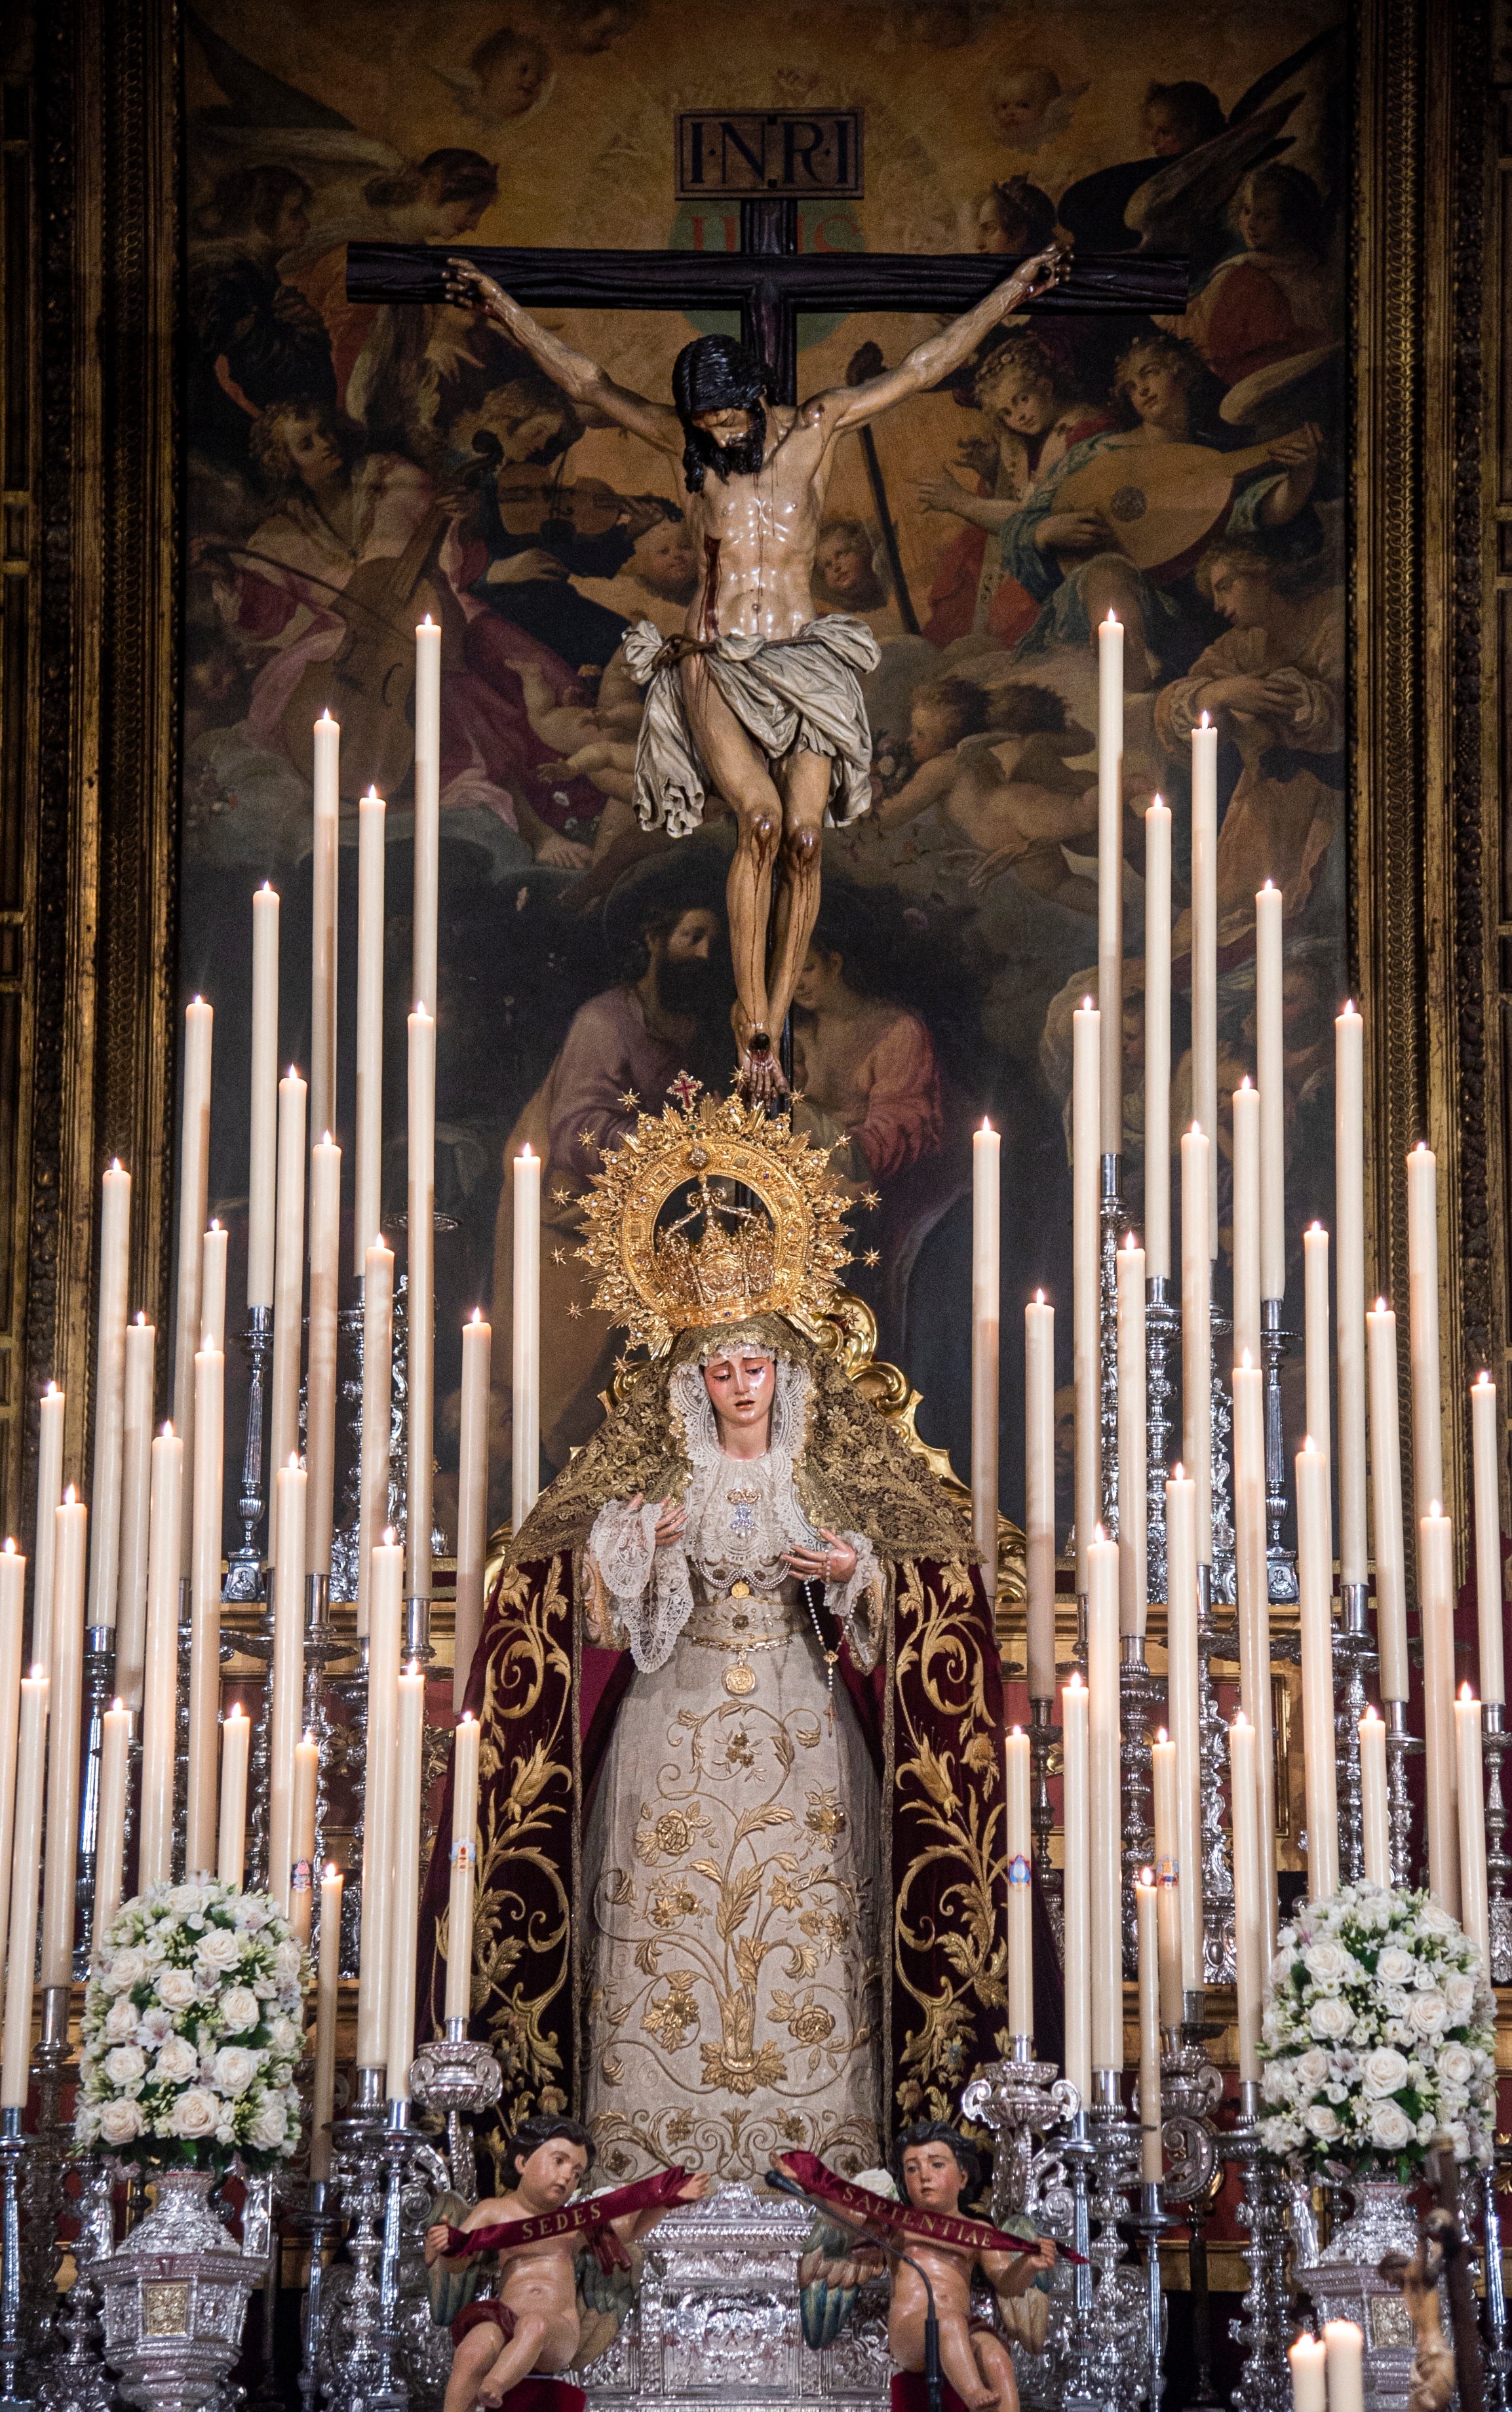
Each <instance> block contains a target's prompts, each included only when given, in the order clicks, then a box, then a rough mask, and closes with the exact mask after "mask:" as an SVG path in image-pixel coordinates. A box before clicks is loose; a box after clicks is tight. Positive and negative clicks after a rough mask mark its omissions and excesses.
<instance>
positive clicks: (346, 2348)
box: [314, 2068, 385, 2405]
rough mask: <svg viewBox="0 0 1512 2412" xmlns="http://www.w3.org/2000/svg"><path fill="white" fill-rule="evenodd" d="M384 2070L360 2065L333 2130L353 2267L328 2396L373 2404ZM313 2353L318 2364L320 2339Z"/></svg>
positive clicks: (336, 2325) (336, 2332)
mask: <svg viewBox="0 0 1512 2412" xmlns="http://www.w3.org/2000/svg"><path fill="white" fill-rule="evenodd" d="M383 2074H384V2073H383V2070H382V2069H381V2068H359V2070H358V2072H357V2100H356V2101H355V2102H354V2104H353V2105H352V2110H351V2114H350V2116H349V2117H347V2118H345V2119H340V2120H337V2121H335V2122H334V2123H333V2125H332V2128H331V2137H332V2141H333V2143H334V2145H335V2149H336V2155H337V2167H338V2170H339V2173H340V2181H341V2190H342V2198H343V2200H344V2202H345V2208H346V2213H347V2218H348V2220H349V2222H350V2226H349V2228H348V2232H347V2239H346V2250H347V2254H348V2257H349V2258H350V2261H351V2265H352V2277H351V2284H350V2286H349V2287H348V2288H347V2290H346V2295H345V2301H344V2302H343V2304H342V2316H341V2317H340V2319H339V2320H337V2321H335V2322H333V2332H332V2335H331V2337H330V2346H329V2353H330V2367H331V2371H332V2374H333V2377H334V2384H333V2385H332V2387H331V2390H330V2394H331V2399H332V2401H333V2402H335V2403H338V2404H348V2403H350V2404H357V2403H360V2404H362V2405H370V2404H372V2403H373V2401H374V2395H375V2392H376V2390H377V2387H378V2383H379V2371H380V2357H379V2347H378V2331H379V2325H380V2318H381V2312H380V2302H379V2285H378V2279H377V2274H376V2272H377V2265H378V2262H379V2260H380V2258H381V2256H382V2252H383V2233H382V2220H383V2212H384V2192H383V2184H382V2179H383V2167H384V2163H383V2140H384V2130H385V2107H384V2098H383ZM314 2356H315V2359H316V2365H317V2366H318V2363H319V2361H320V2359H321V2343H320V2341H318V2340H317V2342H316V2346H315V2347H314Z"/></svg>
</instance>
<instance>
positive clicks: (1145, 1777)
mask: <svg viewBox="0 0 1512 2412" xmlns="http://www.w3.org/2000/svg"><path fill="white" fill-rule="evenodd" d="M1119 1646H1120V1658H1121V1663H1120V1666H1119V1670H1118V1715H1119V1781H1120V1789H1121V1792H1122V1795H1123V1853H1122V1857H1123V1973H1124V1975H1125V1976H1128V1977H1137V1976H1138V1973H1139V1942H1138V1925H1137V1917H1138V1903H1137V1900H1136V1896H1135V1890H1134V1888H1135V1886H1136V1885H1137V1884H1138V1880H1139V1871H1140V1869H1141V1868H1146V1867H1148V1866H1149V1865H1150V1864H1151V1862H1152V1860H1153V1859H1154V1856H1155V1836H1154V1829H1153V1825H1152V1761H1151V1756H1150V1750H1151V1744H1152V1742H1153V1740H1154V1733H1153V1728H1154V1726H1155V1724H1156V1722H1157V1719H1156V1715H1155V1712H1156V1708H1157V1706H1158V1704H1159V1703H1160V1702H1161V1701H1162V1700H1163V1699H1164V1698H1165V1686H1164V1685H1163V1684H1160V1683H1158V1682H1157V1681H1156V1679H1155V1677H1154V1676H1153V1675H1152V1673H1151V1671H1150V1669H1149V1666H1148V1665H1147V1663H1146V1660H1145V1642H1144V1636H1143V1635H1142V1634H1138V1633H1125V1634H1124V1635H1123V1639H1122V1640H1121V1642H1120V1645H1119Z"/></svg>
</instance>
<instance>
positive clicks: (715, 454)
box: [692, 403, 767, 484]
mask: <svg viewBox="0 0 1512 2412" xmlns="http://www.w3.org/2000/svg"><path fill="white" fill-rule="evenodd" d="M692 433H693V437H694V441H695V443H696V444H697V448H698V450H699V452H700V453H701V454H702V456H703V462H704V465H705V467H706V468H709V469H712V470H714V471H715V472H716V473H717V474H718V475H719V476H720V477H721V478H724V479H725V481H726V483H727V484H728V482H729V480H730V478H755V477H757V476H758V475H759V474H760V469H761V463H762V460H763V458H764V455H765V450H766V442H767V414H766V412H765V411H764V410H763V409H762V407H761V404H759V403H756V404H755V405H754V407H753V408H752V411H751V424H750V426H749V427H748V428H747V429H746V432H745V434H743V435H742V436H741V440H740V442H739V443H738V444H716V443H715V442H714V440H713V437H712V435H710V434H709V433H708V432H707V430H706V429H704V428H701V427H700V428H695V429H694V430H693V431H692Z"/></svg>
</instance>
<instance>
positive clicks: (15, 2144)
mask: <svg viewBox="0 0 1512 2412" xmlns="http://www.w3.org/2000/svg"><path fill="white" fill-rule="evenodd" d="M28 2141H29V2139H28V2138H27V2137H25V2136H23V2135H22V2131H21V2112H20V2111H18V2110H10V2111H0V2412H32V2407H31V2399H30V2398H29V2397H27V2396H24V2395H22V2392H21V2390H20V2389H19V2387H18V2386H17V2383H16V2374H17V2371H18V2369H19V2367H20V2364H21V2358H22V2339H21V2283H22V2281H21V2193H20V2185H19V2179H20V2175H21V2165H22V2160H23V2159H24V2157H25V2155H26V2149H27V2144H28Z"/></svg>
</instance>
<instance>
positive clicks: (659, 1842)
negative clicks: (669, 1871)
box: [636, 1801, 709, 1868]
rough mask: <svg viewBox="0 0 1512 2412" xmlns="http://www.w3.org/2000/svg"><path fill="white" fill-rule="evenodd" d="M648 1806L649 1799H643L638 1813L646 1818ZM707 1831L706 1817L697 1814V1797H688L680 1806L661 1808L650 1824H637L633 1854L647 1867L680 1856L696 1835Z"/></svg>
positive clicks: (691, 1846)
mask: <svg viewBox="0 0 1512 2412" xmlns="http://www.w3.org/2000/svg"><path fill="white" fill-rule="evenodd" d="M651 1810H652V1804H651V1802H649V1801H643V1802H641V1804H640V1815H641V1817H642V1818H643V1819H645V1818H649V1817H650V1816H651ZM708 1831H709V1820H708V1818H707V1817H702V1816H699V1814H698V1803H697V1801H689V1802H686V1803H684V1805H683V1807H682V1808H679V1809H664V1810H663V1811H662V1814H661V1816H659V1817H658V1818H657V1820H656V1822H655V1824H654V1825H653V1826H652V1827H650V1828H649V1829H648V1827H647V1826H645V1825H644V1824H642V1825H640V1826H638V1827H637V1829H636V1857H637V1859H638V1860H644V1861H645V1864H646V1865H647V1867H648V1868H654V1867H656V1866H658V1865H659V1864H660V1862H661V1861H662V1860H681V1859H683V1857H684V1856H685V1855H686V1854H687V1853H688V1852H689V1851H691V1850H692V1848H693V1846H694V1844H695V1843H696V1842H697V1839H698V1837H699V1835H700V1834H707V1832H708Z"/></svg>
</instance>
